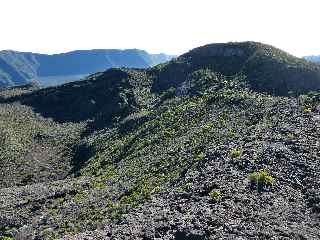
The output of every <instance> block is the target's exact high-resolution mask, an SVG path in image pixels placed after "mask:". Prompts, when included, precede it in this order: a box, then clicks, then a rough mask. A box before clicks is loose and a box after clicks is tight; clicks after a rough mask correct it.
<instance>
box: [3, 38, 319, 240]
mask: <svg viewBox="0 0 320 240" xmlns="http://www.w3.org/2000/svg"><path fill="white" fill-rule="evenodd" d="M247 44H248V43H241V44H239V45H240V46H247ZM250 44H252V43H250ZM255 45H258V44H256V43H255ZM218 46H219V49H221V45H218ZM223 46H224V47H223V48H222V49H223V50H219V51H221V52H220V53H219V55H220V56H221V55H222V56H223V57H222V58H219V60H217V56H215V55H212V52H211V50H210V49H213V48H217V47H216V46H215V45H210V48H208V47H204V48H199V49H195V50H194V51H191V52H190V53H187V54H186V55H183V56H182V57H179V58H178V59H177V60H174V61H171V62H169V63H166V64H163V65H158V66H156V67H154V68H151V69H146V70H143V69H110V70H108V71H106V72H103V73H98V74H94V75H92V76H90V77H89V78H88V79H86V80H84V81H80V82H73V83H68V84H65V85H63V86H59V87H51V88H47V89H40V90H39V89H38V90H37V89H36V87H35V86H29V87H20V88H11V89H7V90H5V91H2V92H0V113H1V114H0V121H1V124H0V131H1V132H2V133H4V134H1V139H0V146H1V148H0V150H1V155H0V163H1V169H4V171H2V173H1V174H2V175H1V178H0V179H1V181H0V236H1V234H2V235H3V236H10V237H12V236H14V237H15V238H19V237H20V238H24V239H26V238H27V237H30V238H31V239H32V238H36V237H37V239H56V238H59V237H62V236H63V237H64V239H156V238H158V239H212V238H216V239H236V238H242V239H250V238H255V239H268V238H284V239H286V238H287V239H299V238H305V239H318V238H319V237H320V234H319V232H320V228H319V224H318V219H319V216H320V215H319V213H320V211H319V199H320V198H319V197H320V196H319V187H320V185H319V177H318V172H319V171H320V167H319V166H320V155H319V153H320V149H319V142H318V141H319V138H320V131H319V129H320V112H319V111H320V109H319V105H320V93H319V92H312V93H305V94H304V95H299V96H297V97H295V96H294V95H295V94H297V95H298V93H299V92H300V91H305V89H302V90H300V89H297V92H295V93H294V94H292V96H291V97H288V96H281V95H288V92H287V93H285V94H282V93H283V92H281V94H279V95H280V96H276V95H271V94H270V93H269V90H270V89H269V88H266V90H265V89H264V88H257V87H256V86H255V85H254V84H253V83H252V81H253V79H249V77H246V76H252V75H250V74H251V72H250V71H249V70H246V71H245V70H242V69H245V68H242V66H245V65H246V62H248V59H247V58H243V59H244V62H241V61H240V60H238V59H234V60H233V61H234V62H235V63H236V64H234V65H233V66H234V67H233V68H231V67H230V66H229V65H226V64H225V63H226V62H229V61H230V59H229V58H225V56H229V55H230V52H232V55H234V44H226V45H223ZM262 46H263V47H268V46H265V45H262ZM230 49H231V50H230ZM237 49H238V50H239V49H240V50H241V49H242V51H245V49H246V48H245V47H238V48H237ZM238 50H237V51H238ZM212 51H217V50H216V49H215V50H212ZM273 51H276V50H273ZM190 54H191V55H192V56H191V57H189V56H190ZM248 55H249V54H248ZM242 56H243V55H242V54H241V58H242ZM250 56H252V55H250ZM186 59H188V61H187V60H186ZM196 59H197V60H196ZM256 59H257V61H260V59H261V58H256ZM273 61H274V60H273V58H272V57H271V59H263V61H261V63H260V64H261V65H264V66H268V65H266V62H267V63H268V64H269V63H270V62H273ZM255 64H257V65H259V63H258V62H257V63H255ZM277 66H278V65H277ZM312 66H313V65H312ZM308 67H309V66H306V69H308ZM226 69H228V71H227V70H226ZM239 69H240V70H241V71H242V74H236V73H238V72H239V71H240V70H239ZM303 70H305V69H304V67H303V66H301V69H300V71H303ZM305 71H307V70H305ZM245 74H247V75H245ZM259 74H261V75H259V76H268V74H272V72H271V70H270V69H269V68H267V67H264V68H262V69H261V72H260V73H259ZM275 74H277V72H275ZM225 75H227V76H225ZM232 75H233V76H232ZM231 76H232V77H231ZM268 79H272V80H273V79H275V77H274V76H271V77H270V78H268ZM306 81H308V80H306ZM275 83H276V82H275ZM272 89H273V88H272ZM270 92H272V91H270ZM277 94H278V92H277ZM53 106H54V107H53ZM27 156H28V157H27ZM30 156H32V157H30ZM59 166H61V167H60V168H59ZM302 222H303V223H304V224H301V223H302Z"/></svg>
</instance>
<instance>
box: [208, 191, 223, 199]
mask: <svg viewBox="0 0 320 240" xmlns="http://www.w3.org/2000/svg"><path fill="white" fill-rule="evenodd" d="M209 196H210V197H211V198H212V200H214V201H218V200H219V199H220V198H221V196H222V194H221V192H220V191H211V192H210V193H209Z"/></svg>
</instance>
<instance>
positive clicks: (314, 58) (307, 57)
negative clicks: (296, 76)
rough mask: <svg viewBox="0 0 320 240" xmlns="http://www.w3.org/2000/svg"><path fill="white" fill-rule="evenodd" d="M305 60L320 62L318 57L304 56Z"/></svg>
mask: <svg viewBox="0 0 320 240" xmlns="http://www.w3.org/2000/svg"><path fill="white" fill-rule="evenodd" d="M304 58H305V59H306V60H308V61H311V62H320V55H319V56H314V55H313V56H306V57H304Z"/></svg>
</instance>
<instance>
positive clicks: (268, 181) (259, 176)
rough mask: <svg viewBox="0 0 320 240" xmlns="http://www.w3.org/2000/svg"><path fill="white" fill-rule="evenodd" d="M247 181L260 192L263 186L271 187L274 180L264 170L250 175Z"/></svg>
mask: <svg viewBox="0 0 320 240" xmlns="http://www.w3.org/2000/svg"><path fill="white" fill-rule="evenodd" d="M249 180H250V182H251V184H253V185H255V186H257V188H258V190H262V189H263V188H264V187H265V186H272V185H273V184H274V183H275V179H274V178H273V177H272V176H271V175H270V174H269V172H268V171H267V170H265V169H261V170H260V171H259V172H253V173H251V174H250V175H249Z"/></svg>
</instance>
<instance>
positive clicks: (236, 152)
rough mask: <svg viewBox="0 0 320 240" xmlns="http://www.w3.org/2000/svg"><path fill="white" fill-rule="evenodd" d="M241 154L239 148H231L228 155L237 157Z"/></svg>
mask: <svg viewBox="0 0 320 240" xmlns="http://www.w3.org/2000/svg"><path fill="white" fill-rule="evenodd" d="M240 156H241V150H240V149H239V148H235V149H232V150H231V152H230V157H232V158H238V157H240Z"/></svg>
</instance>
